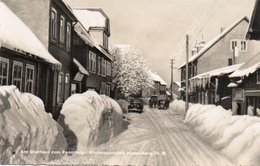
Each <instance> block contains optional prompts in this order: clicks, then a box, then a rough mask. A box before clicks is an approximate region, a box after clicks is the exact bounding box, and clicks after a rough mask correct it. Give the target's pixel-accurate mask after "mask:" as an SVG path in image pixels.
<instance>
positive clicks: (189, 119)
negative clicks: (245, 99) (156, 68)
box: [185, 104, 260, 165]
mask: <svg viewBox="0 0 260 166" xmlns="http://www.w3.org/2000/svg"><path fill="white" fill-rule="evenodd" d="M185 123H187V124H188V125H189V126H190V127H191V128H192V129H193V130H194V131H195V132H196V133H197V134H199V135H200V137H201V138H202V139H204V140H205V141H207V142H208V143H209V144H211V145H212V146H213V147H214V148H215V149H218V150H220V151H221V152H222V153H223V154H224V155H226V156H227V157H229V158H230V159H231V160H233V161H235V162H237V164H242V165H258V164H259V163H260V148H259V146H260V118H258V117H252V116H248V115H244V116H232V112H231V111H229V110H225V109H223V108H222V107H221V106H215V105H200V104H195V105H193V106H192V107H191V108H190V109H189V110H188V112H187V115H186V118H185Z"/></svg>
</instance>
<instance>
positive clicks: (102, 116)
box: [58, 91, 124, 151]
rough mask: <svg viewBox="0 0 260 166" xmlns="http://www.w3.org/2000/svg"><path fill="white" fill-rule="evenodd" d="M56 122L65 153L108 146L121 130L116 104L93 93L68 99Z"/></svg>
mask: <svg viewBox="0 0 260 166" xmlns="http://www.w3.org/2000/svg"><path fill="white" fill-rule="evenodd" d="M58 122H59V123H60V124H61V125H62V126H63V127H64V133H65V137H66V138H67V142H68V144H69V150H77V151H84V150H86V149H87V148H89V147H93V146H96V145H99V144H102V143H105V142H108V141H109V140H110V139H111V138H113V137H115V136H117V135H119V134H120V133H121V132H122V131H123V130H124V122H123V118H122V109H121V107H120V106H119V104H118V103H117V102H116V101H115V100H113V99H111V98H109V97H107V96H105V95H98V94H97V93H96V92H94V91H87V92H85V93H83V94H74V95H72V96H71V97H70V98H68V99H67V100H66V102H65V103H64V105H63V107H62V110H61V114H60V117H59V119H58Z"/></svg>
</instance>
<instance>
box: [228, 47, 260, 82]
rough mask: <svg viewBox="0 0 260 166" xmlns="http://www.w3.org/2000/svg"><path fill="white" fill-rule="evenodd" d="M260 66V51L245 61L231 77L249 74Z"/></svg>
mask: <svg viewBox="0 0 260 166" xmlns="http://www.w3.org/2000/svg"><path fill="white" fill-rule="evenodd" d="M259 68H260V52H259V53H257V54H256V55H255V56H253V57H252V58H251V59H249V60H248V61H247V62H245V64H244V65H242V66H241V67H240V68H238V69H237V70H236V71H235V72H234V73H232V74H231V75H230V76H229V77H230V78H234V77H243V76H248V75H249V74H251V73H254V72H255V71H256V70H257V69H259Z"/></svg>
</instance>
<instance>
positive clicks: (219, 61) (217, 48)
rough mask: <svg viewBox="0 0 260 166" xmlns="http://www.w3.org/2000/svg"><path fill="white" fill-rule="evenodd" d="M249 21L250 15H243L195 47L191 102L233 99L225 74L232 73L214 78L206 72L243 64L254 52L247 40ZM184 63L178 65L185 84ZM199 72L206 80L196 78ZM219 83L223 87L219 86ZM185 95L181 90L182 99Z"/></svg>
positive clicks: (190, 85) (191, 68)
mask: <svg viewBox="0 0 260 166" xmlns="http://www.w3.org/2000/svg"><path fill="white" fill-rule="evenodd" d="M248 23H249V22H248V18H247V17H243V18H241V19H240V20H238V21H237V22H235V23H233V24H232V25H231V26H229V27H228V28H227V29H225V30H223V29H222V31H221V33H220V34H219V35H217V36H216V37H215V38H214V39H212V40H211V41H209V42H208V43H205V42H204V41H203V42H201V43H199V45H198V46H197V47H196V49H192V54H193V56H191V57H190V58H189V72H188V76H189V82H190V83H189V101H190V102H193V103H197V102H198V103H202V104H219V103H221V100H222V98H223V100H224V99H225V100H226V98H231V91H230V90H229V89H227V87H226V83H228V80H229V79H228V77H227V76H226V74H230V73H231V72H230V73H225V74H223V75H222V74H221V73H220V75H215V76H214V77H212V78H211V76H210V75H209V76H205V73H207V72H210V71H213V72H214V70H217V69H220V70H221V69H222V68H225V67H228V66H232V65H236V64H240V63H242V62H245V61H246V60H248V59H250V58H251V57H252V56H253V55H254V54H253V53H252V50H253V48H252V47H253V44H251V43H250V42H248V41H247V40H246V39H245V34H246V31H247V27H248ZM185 66H186V65H185V64H183V65H181V66H180V68H179V69H180V70H181V80H182V82H181V84H182V87H185V74H186V72H185ZM231 68H232V67H231ZM198 75H204V76H203V79H201V78H200V79H196V78H197V77H196V76H198ZM220 76H222V77H220ZM191 78H193V79H191ZM191 81H192V83H191ZM201 85H202V86H201ZM216 86H219V87H222V88H216ZM184 95H185V94H184V92H182V98H183V99H185V96H184ZM229 96H230V97H229ZM228 107H229V106H228Z"/></svg>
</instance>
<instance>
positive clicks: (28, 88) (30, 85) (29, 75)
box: [25, 65, 34, 93]
mask: <svg viewBox="0 0 260 166" xmlns="http://www.w3.org/2000/svg"><path fill="white" fill-rule="evenodd" d="M33 89H34V66H32V65H26V70H25V92H29V93H33Z"/></svg>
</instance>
